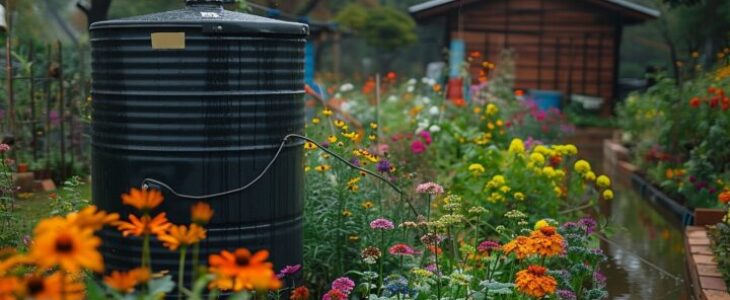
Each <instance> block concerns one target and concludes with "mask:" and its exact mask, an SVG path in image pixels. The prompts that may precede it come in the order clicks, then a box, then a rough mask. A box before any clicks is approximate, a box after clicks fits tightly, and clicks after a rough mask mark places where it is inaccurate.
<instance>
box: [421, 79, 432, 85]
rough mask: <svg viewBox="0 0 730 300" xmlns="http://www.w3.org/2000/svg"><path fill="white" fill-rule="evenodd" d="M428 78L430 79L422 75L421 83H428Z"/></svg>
mask: <svg viewBox="0 0 730 300" xmlns="http://www.w3.org/2000/svg"><path fill="white" fill-rule="evenodd" d="M429 80H431V78H428V77H423V78H421V83H425V84H428V82H429Z"/></svg>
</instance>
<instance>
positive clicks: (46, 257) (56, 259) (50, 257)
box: [30, 224, 104, 273]
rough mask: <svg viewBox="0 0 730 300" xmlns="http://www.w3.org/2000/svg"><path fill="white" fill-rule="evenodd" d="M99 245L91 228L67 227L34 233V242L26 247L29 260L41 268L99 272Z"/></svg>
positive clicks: (74, 271) (101, 265)
mask: <svg viewBox="0 0 730 300" xmlns="http://www.w3.org/2000/svg"><path fill="white" fill-rule="evenodd" d="M39 226H40V224H39ZM36 229H38V228H36ZM36 232H38V230H36ZM99 245H101V240H100V239H99V238H98V237H96V236H94V234H93V231H92V230H91V229H82V228H79V227H77V226H73V225H70V224H68V225H67V226H64V227H57V228H52V229H46V230H45V231H41V232H40V234H36V236H35V243H33V245H32V246H31V248H30V257H31V258H32V259H33V260H34V261H35V262H36V264H38V266H40V267H43V268H50V267H53V266H60V267H61V268H62V269H63V270H66V271H68V272H70V273H76V272H79V271H81V269H83V268H86V269H90V270H93V271H96V272H101V271H103V269H104V262H103V259H102V257H101V254H99V251H97V248H98V247H99Z"/></svg>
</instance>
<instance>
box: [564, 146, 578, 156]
mask: <svg viewBox="0 0 730 300" xmlns="http://www.w3.org/2000/svg"><path fill="white" fill-rule="evenodd" d="M564 149H565V150H564V151H565V154H567V155H576V154H578V147H576V146H575V145H573V144H567V145H565V147H564Z"/></svg>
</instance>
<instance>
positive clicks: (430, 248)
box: [426, 245, 443, 255]
mask: <svg viewBox="0 0 730 300" xmlns="http://www.w3.org/2000/svg"><path fill="white" fill-rule="evenodd" d="M426 249H428V251H431V253H433V254H436V255H441V253H443V250H442V249H441V247H439V246H434V245H426Z"/></svg>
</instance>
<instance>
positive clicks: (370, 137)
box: [368, 134, 377, 142]
mask: <svg viewBox="0 0 730 300" xmlns="http://www.w3.org/2000/svg"><path fill="white" fill-rule="evenodd" d="M376 139H377V137H376V136H375V135H373V134H371V135H368V140H369V141H371V142H374V141H375V140H376Z"/></svg>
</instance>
